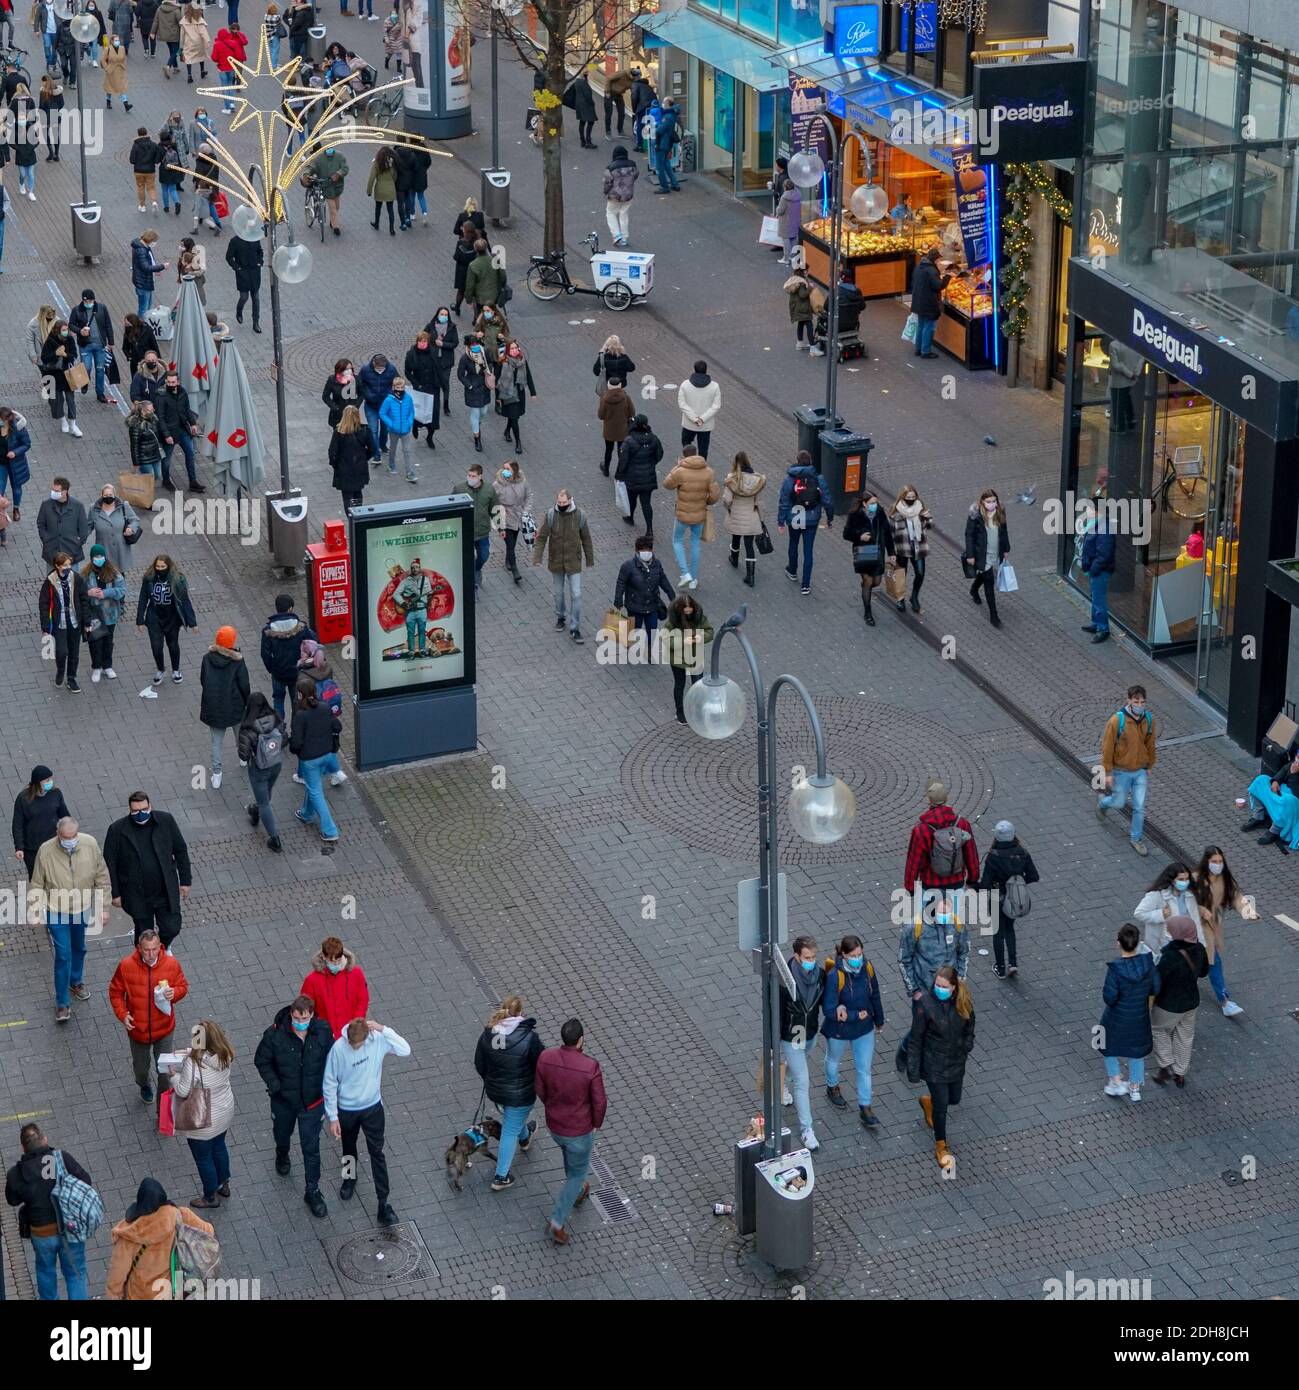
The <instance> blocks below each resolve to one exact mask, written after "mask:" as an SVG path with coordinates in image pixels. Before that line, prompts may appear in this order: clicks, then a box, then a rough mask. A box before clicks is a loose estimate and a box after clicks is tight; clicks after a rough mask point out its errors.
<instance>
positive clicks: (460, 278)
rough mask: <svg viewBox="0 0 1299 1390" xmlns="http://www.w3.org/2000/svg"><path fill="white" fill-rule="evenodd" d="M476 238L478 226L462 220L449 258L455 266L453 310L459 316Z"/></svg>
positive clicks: (475, 251) (472, 261)
mask: <svg viewBox="0 0 1299 1390" xmlns="http://www.w3.org/2000/svg"><path fill="white" fill-rule="evenodd" d="M478 238H479V231H478V228H477V227H475V226H474V224H473V223H472V222H463V223H462V224H461V226H460V228H459V235H458V239H457V241H456V244H455V247H454V249H453V250H452V252H451V260H452V263H453V265H454V266H455V271H454V277H453V284H454V287H455V292H456V302H455V312H456V316H457V317H459V314H460V310H461V308H462V307H463V306H464V302H465V282H466V280H467V279H468V277H469V267H470V266H471V265H472V264H473V263H474V261H475V260H476V259H477V256H478V252H477V250H476V249H475V248H476V246H477V243H478Z"/></svg>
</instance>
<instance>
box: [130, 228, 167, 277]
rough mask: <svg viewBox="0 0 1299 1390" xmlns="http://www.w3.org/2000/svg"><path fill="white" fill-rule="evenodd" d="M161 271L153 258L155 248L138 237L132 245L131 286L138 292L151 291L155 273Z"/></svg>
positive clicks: (159, 265)
mask: <svg viewBox="0 0 1299 1390" xmlns="http://www.w3.org/2000/svg"><path fill="white" fill-rule="evenodd" d="M161 269H162V266H161V264H160V263H159V262H158V261H155V260H154V258H153V248H152V247H151V246H148V245H146V244H145V243H144V242H143V241H141V240H140V238H139V237H136V238H135V240H134V241H133V242H132V243H131V284H133V285H134V286H135V288H136V289H137V290H151V289H153V276H154V272H155V271H158V270H161Z"/></svg>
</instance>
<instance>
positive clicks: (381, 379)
mask: <svg viewBox="0 0 1299 1390" xmlns="http://www.w3.org/2000/svg"><path fill="white" fill-rule="evenodd" d="M396 380H397V368H396V367H395V366H394V365H393V364H392V363H391V362H389V361H388V359H387V358H386V357H385V356H384V355H383V353H381V352H376V353H375V354H374V356H373V357H372V358H370V360H369V361H368V362H367V363H366V364H365V366H364V367H362V368H361V370H360V371H359V372H358V373H357V376H356V385H357V389H358V390H359V391H360V393H361V401H362V404H363V405H364V406H365V421H366V424H368V425H369V426H370V462H371V463H380V462H382V460H383V453H384V450H385V449H386V448H387V447H388V427H387V425H385V424H384V423H383V417H382V415H381V414H380V407H381V406H382V405H383V403H384V401H385V400H387V398H388V396H389V395H391V393H392V384H393V382H394V381H396Z"/></svg>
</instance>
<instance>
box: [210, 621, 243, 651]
mask: <svg viewBox="0 0 1299 1390" xmlns="http://www.w3.org/2000/svg"><path fill="white" fill-rule="evenodd" d="M216 644H217V646H218V647H237V646H238V645H239V634H238V633H237V632H236V631H235V630H234V628H232V627H230V626H228V625H227V626H226V627H219V628H217V634H216Z"/></svg>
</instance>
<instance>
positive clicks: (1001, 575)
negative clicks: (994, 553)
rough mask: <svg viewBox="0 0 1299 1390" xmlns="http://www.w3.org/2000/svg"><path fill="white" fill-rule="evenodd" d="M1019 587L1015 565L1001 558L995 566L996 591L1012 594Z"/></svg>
mask: <svg viewBox="0 0 1299 1390" xmlns="http://www.w3.org/2000/svg"><path fill="white" fill-rule="evenodd" d="M1018 588H1019V580H1018V579H1016V578H1015V567H1014V565H1012V564H1011V563H1010V561H1009V560H1003V561H1002V562H1001V564H1000V565H999V566H998V568H997V592H998V593H999V594H1013V593H1014V592H1015V591H1016V589H1018Z"/></svg>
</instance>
